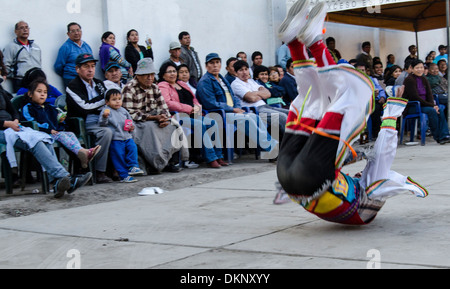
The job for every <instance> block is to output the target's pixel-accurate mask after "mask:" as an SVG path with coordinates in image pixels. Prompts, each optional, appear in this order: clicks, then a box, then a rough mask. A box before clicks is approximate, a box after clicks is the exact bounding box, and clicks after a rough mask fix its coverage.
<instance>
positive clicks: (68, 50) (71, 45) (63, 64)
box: [54, 22, 92, 87]
mask: <svg viewBox="0 0 450 289" xmlns="http://www.w3.org/2000/svg"><path fill="white" fill-rule="evenodd" d="M67 36H68V37H69V39H67V41H66V42H64V44H63V45H62V46H61V48H60V49H59V51H58V57H57V58H56V61H55V64H54V69H55V72H56V73H57V74H58V75H59V76H61V77H62V78H63V81H64V86H65V87H67V85H69V83H70V81H72V79H74V78H75V77H77V75H78V74H77V70H76V63H75V60H76V58H77V56H78V55H80V54H82V53H88V54H92V49H91V47H90V46H89V44H87V43H86V42H84V41H83V40H82V39H81V38H82V36H83V32H82V30H81V26H80V25H79V24H78V23H75V22H72V23H69V25H67Z"/></svg>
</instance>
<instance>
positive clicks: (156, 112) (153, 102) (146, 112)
mask: <svg viewBox="0 0 450 289" xmlns="http://www.w3.org/2000/svg"><path fill="white" fill-rule="evenodd" d="M134 74H135V78H134V79H133V80H132V81H130V82H128V83H127V84H126V85H125V87H124V88H123V91H122V93H123V105H122V106H123V107H124V108H125V109H127V110H128V112H129V113H130V115H131V117H132V118H133V121H134V123H135V127H136V129H135V132H134V140H135V142H136V145H137V146H138V148H139V151H140V152H141V153H142V156H143V157H144V159H145V161H146V162H147V164H148V165H149V166H146V167H147V172H148V173H160V172H161V171H163V170H165V171H169V172H179V171H180V170H181V169H180V168H178V167H176V166H175V164H177V163H178V161H179V157H178V155H177V154H176V153H177V152H180V154H181V159H182V160H184V161H187V160H188V159H189V151H188V148H187V139H186V137H185V136H184V133H183V130H182V128H181V126H180V125H179V124H178V122H176V121H175V120H174V119H172V118H171V115H170V112H169V108H168V106H167V104H166V102H165V100H164V97H163V96H162V95H161V91H160V90H159V88H158V86H157V85H156V84H155V74H156V69H155V66H154V64H153V60H152V59H151V58H144V59H141V60H140V61H139V62H138V64H137V69H136V72H135V73H134ZM175 134H177V136H176V137H174V136H175ZM142 167H144V166H142Z"/></svg>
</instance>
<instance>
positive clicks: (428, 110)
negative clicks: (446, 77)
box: [403, 59, 450, 144]
mask: <svg viewBox="0 0 450 289" xmlns="http://www.w3.org/2000/svg"><path fill="white" fill-rule="evenodd" d="M411 65H412V68H413V71H412V73H411V74H410V75H409V76H408V77H406V78H405V81H404V83H403V84H404V86H405V92H404V94H403V97H404V98H406V99H408V100H409V101H419V102H420V108H421V110H422V113H425V114H427V116H428V122H429V126H430V129H431V133H432V134H433V138H434V140H435V141H436V142H438V143H440V144H445V143H447V142H450V134H449V130H448V124H447V120H446V119H445V114H444V112H443V111H442V110H441V109H440V108H439V106H437V105H436V103H435V101H434V97H433V92H432V91H431V86H430V83H429V82H428V80H427V78H426V77H425V76H424V75H423V72H424V65H423V61H422V60H419V59H416V60H414V61H413V62H412V63H411ZM407 110H408V108H407Z"/></svg>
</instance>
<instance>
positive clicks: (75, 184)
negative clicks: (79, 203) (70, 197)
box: [67, 172, 92, 194]
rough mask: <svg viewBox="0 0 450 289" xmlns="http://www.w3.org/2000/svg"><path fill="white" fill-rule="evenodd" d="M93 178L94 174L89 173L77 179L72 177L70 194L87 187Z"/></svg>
mask: <svg viewBox="0 0 450 289" xmlns="http://www.w3.org/2000/svg"><path fill="white" fill-rule="evenodd" d="M91 177H92V173H91V172H88V173H86V174H84V175H80V176H76V177H72V178H71V180H70V189H69V190H68V191H67V193H68V194H72V193H73V192H75V191H76V190H77V189H79V188H81V187H82V186H84V185H86V184H87V182H89V180H90V179H91Z"/></svg>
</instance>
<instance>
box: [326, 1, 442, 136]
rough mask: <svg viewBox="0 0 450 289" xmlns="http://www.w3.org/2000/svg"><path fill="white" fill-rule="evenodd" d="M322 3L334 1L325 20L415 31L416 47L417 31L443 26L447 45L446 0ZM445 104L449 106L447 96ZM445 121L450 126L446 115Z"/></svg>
mask: <svg viewBox="0 0 450 289" xmlns="http://www.w3.org/2000/svg"><path fill="white" fill-rule="evenodd" d="M361 1H362V5H361V3H360V4H356V5H359V6H358V8H354V9H348V8H347V7H345V6H351V3H358V2H361ZM326 2H327V3H328V2H330V3H334V7H332V6H333V4H329V9H328V10H329V13H328V19H327V21H329V22H336V23H343V24H351V25H359V26H368V27H377V28H385V29H394V30H403V31H412V32H415V33H416V43H417V48H419V47H418V46H419V45H418V36H417V33H418V32H421V31H426V30H432V29H439V28H447V47H450V4H449V2H450V0H398V1H396V0H374V1H373V2H372V3H371V0H348V1H346V0H333V1H329V0H327V1H326ZM344 2H346V3H344ZM376 4H378V6H377V5H376ZM339 6H340V7H341V8H339ZM346 9H347V10H346ZM448 52H449V50H448V48H447V53H448ZM448 92H450V81H448ZM447 107H449V108H450V99H449V102H448V104H447ZM448 124H449V127H450V114H449V116H448Z"/></svg>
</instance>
